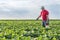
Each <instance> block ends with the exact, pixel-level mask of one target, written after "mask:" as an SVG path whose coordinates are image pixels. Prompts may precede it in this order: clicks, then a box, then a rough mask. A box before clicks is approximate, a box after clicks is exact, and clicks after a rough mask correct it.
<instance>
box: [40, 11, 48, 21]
mask: <svg viewBox="0 0 60 40" xmlns="http://www.w3.org/2000/svg"><path fill="white" fill-rule="evenodd" d="M48 14H49V12H48V11H47V10H42V11H41V14H40V15H41V16H42V20H47V15H48Z"/></svg>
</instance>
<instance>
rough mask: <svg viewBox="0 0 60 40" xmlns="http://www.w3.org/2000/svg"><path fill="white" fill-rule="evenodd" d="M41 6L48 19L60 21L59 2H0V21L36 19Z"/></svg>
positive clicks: (35, 0) (32, 0)
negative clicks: (45, 11) (47, 12)
mask: <svg viewBox="0 0 60 40" xmlns="http://www.w3.org/2000/svg"><path fill="white" fill-rule="evenodd" d="M41 6H44V7H45V9H46V10H48V11H49V18H50V19H60V0H0V19H36V18H37V17H38V16H39V15H40V12H41Z"/></svg>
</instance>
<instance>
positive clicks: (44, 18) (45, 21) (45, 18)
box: [37, 6, 49, 28]
mask: <svg viewBox="0 0 60 40" xmlns="http://www.w3.org/2000/svg"><path fill="white" fill-rule="evenodd" d="M41 9H42V11H41V13H40V15H39V16H38V18H37V20H38V19H39V18H40V17H42V26H43V27H46V28H48V27H49V12H48V11H47V10H46V9H45V8H44V6H42V7H41Z"/></svg>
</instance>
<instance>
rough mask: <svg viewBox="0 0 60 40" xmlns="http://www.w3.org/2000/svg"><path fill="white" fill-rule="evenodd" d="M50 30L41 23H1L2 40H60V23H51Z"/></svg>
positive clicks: (0, 39)
mask: <svg viewBox="0 0 60 40" xmlns="http://www.w3.org/2000/svg"><path fill="white" fill-rule="evenodd" d="M49 26H50V28H47V29H46V28H44V27H42V26H41V21H32V20H31V21H17V20H16V21H13V20H11V21H0V40H31V39H33V38H37V40H60V21H57V20H56V21H50V25H49Z"/></svg>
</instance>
